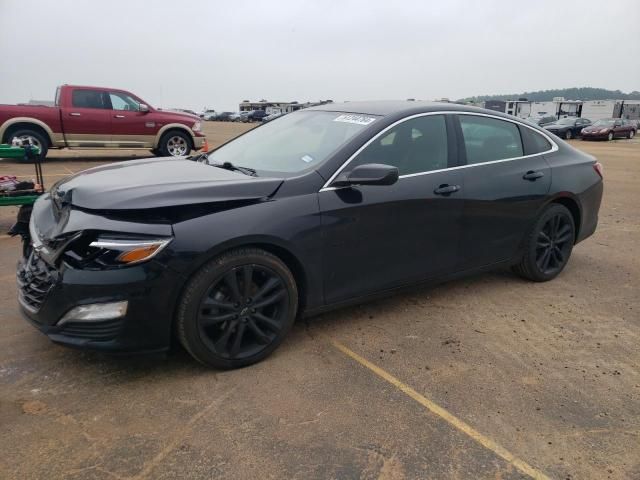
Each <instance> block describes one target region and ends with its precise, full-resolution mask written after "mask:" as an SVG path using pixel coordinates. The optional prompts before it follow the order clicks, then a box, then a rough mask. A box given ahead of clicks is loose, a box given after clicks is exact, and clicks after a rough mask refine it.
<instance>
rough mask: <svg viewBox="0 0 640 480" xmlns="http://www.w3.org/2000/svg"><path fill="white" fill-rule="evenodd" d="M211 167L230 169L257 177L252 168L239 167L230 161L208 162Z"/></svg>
mask: <svg viewBox="0 0 640 480" xmlns="http://www.w3.org/2000/svg"><path fill="white" fill-rule="evenodd" d="M209 165H211V166H212V167H218V168H224V169H225V170H232V171H234V172H242V173H244V174H245V175H249V176H250V177H257V176H258V174H257V173H256V171H255V170H254V169H253V168H249V167H241V166H240V165H234V164H233V163H231V162H224V163H210V164H209Z"/></svg>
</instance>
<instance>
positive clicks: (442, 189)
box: [433, 183, 460, 195]
mask: <svg viewBox="0 0 640 480" xmlns="http://www.w3.org/2000/svg"><path fill="white" fill-rule="evenodd" d="M458 190H460V185H449V184H447V183H443V184H442V185H440V186H439V187H438V188H436V189H435V190H434V191H433V193H435V194H436V195H451V194H452V193H455V192H457V191H458Z"/></svg>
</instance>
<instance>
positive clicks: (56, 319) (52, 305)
mask: <svg viewBox="0 0 640 480" xmlns="http://www.w3.org/2000/svg"><path fill="white" fill-rule="evenodd" d="M29 268H30V267H29V265H27V262H26V261H21V262H20V263H19V264H18V303H19V306H20V310H21V313H22V315H23V316H24V317H25V319H27V320H28V321H29V322H30V323H31V324H32V325H33V326H34V327H36V328H37V329H38V330H40V331H41V332H42V333H44V334H45V335H47V337H49V339H50V340H51V341H53V342H55V343H60V344H64V345H67V346H70V347H75V348H82V349H90V350H99V351H105V352H123V353H140V352H159V351H164V350H167V349H168V348H169V346H170V336H171V335H170V333H171V322H172V313H173V302H174V298H175V297H174V295H166V292H174V291H176V290H177V289H178V286H177V285H176V283H177V282H176V281H175V280H176V279H178V278H179V277H178V276H177V275H175V274H173V273H172V272H170V271H168V270H167V269H165V268H164V267H162V266H161V265H159V264H157V263H154V262H153V261H151V262H148V263H147V264H142V265H139V266H136V267H131V268H127V269H121V270H114V271H84V270H75V269H72V268H70V267H68V266H65V265H64V264H63V265H62V266H61V267H60V268H57V269H56V268H52V267H50V266H48V267H46V268H48V276H47V275H43V274H42V269H40V270H39V271H38V274H39V277H38V282H37V283H36V281H35V280H34V279H33V278H32V277H29V274H28V273H27V274H25V271H28V270H29ZM31 269H32V270H33V269H34V267H31ZM25 275H26V276H25ZM25 280H26V282H25ZM34 287H35V288H37V293H39V292H42V291H44V294H42V295H37V294H36V295H34V290H33V288H34ZM123 300H126V301H127V302H128V308H127V312H126V314H125V315H124V316H123V317H120V318H114V319H108V320H101V321H95V322H87V321H69V322H66V323H64V324H60V319H61V318H62V317H63V316H64V315H65V314H66V313H67V312H68V311H70V310H71V309H72V308H74V307H76V306H78V305H87V304H94V303H110V302H118V301H123Z"/></svg>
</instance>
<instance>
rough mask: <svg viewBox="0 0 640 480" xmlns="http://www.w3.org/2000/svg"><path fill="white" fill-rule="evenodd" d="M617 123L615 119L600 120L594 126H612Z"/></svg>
mask: <svg viewBox="0 0 640 480" xmlns="http://www.w3.org/2000/svg"><path fill="white" fill-rule="evenodd" d="M614 123H615V120H598V121H597V122H595V123H594V124H593V126H594V127H610V126H612V125H613V124H614Z"/></svg>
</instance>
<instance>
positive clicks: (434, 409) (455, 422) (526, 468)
mask: <svg viewBox="0 0 640 480" xmlns="http://www.w3.org/2000/svg"><path fill="white" fill-rule="evenodd" d="M331 343H332V344H333V346H334V347H336V348H337V349H338V350H340V351H341V352H342V353H344V354H345V355H347V356H349V357H351V358H352V359H353V360H355V361H356V362H358V363H359V364H360V365H362V366H363V367H365V368H368V369H369V370H371V371H372V372H373V373H375V374H376V375H378V376H379V377H380V378H382V379H383V380H386V381H387V382H389V383H390V384H391V385H393V386H394V387H396V388H397V389H398V390H400V391H401V392H403V393H404V394H406V395H408V396H409V397H411V398H412V399H414V400H415V401H416V402H418V403H419V404H420V405H422V406H423V407H425V408H426V409H427V410H429V411H430V412H431V413H433V414H435V415H437V416H438V417H440V418H442V419H443V420H444V421H446V422H447V423H449V424H450V425H452V426H453V427H455V428H457V429H458V430H460V431H461V432H462V433H464V434H466V435H468V436H469V437H471V438H472V439H474V440H475V441H476V442H478V443H479V444H480V445H482V446H483V447H485V448H486V449H488V450H491V451H492V452H493V453H495V454H496V455H498V456H499V457H502V458H503V459H504V460H506V461H507V462H509V463H510V464H511V465H513V466H514V467H515V468H517V469H518V470H520V471H521V472H522V473H524V474H526V475H529V476H530V477H531V478H533V479H535V480H551V479H550V478H549V477H548V476H546V475H545V474H544V473H542V472H541V471H540V470H537V469H536V468H534V467H532V466H531V465H529V464H528V463H527V462H525V461H523V460H520V459H519V458H518V457H516V456H515V455H514V454H512V453H511V452H510V451H508V450H507V449H505V448H504V447H502V446H500V445H498V444H497V443H496V442H494V441H493V440H491V439H490V438H488V437H486V436H485V435H483V434H481V433H480V432H478V431H477V430H476V429H474V428H473V427H472V426H470V425H469V424H467V423H465V422H463V421H462V420H460V419H459V418H458V417H456V416H455V415H453V414H452V413H449V412H448V411H447V410H445V409H444V408H442V407H441V406H440V405H437V404H436V403H433V402H432V401H431V400H429V399H428V398H426V397H424V396H423V395H421V394H419V393H418V392H416V391H415V390H414V389H413V388H411V387H410V386H408V385H406V384H404V383H402V382H401V381H400V380H398V379H397V378H396V377H394V376H393V375H391V374H390V373H389V372H386V371H385V370H383V369H381V368H380V367H378V366H377V365H374V364H373V363H371V362H370V361H369V360H367V359H366V358H364V357H361V356H360V355H358V354H357V353H355V352H354V351H352V350H350V349H349V348H347V347H345V346H344V345H342V344H341V343H339V342H337V341H336V340H333V339H332V340H331Z"/></svg>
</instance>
